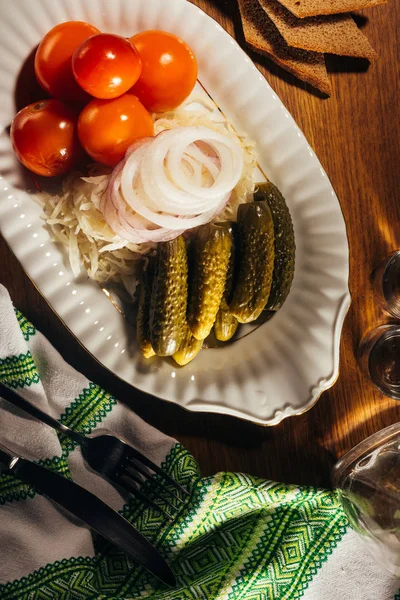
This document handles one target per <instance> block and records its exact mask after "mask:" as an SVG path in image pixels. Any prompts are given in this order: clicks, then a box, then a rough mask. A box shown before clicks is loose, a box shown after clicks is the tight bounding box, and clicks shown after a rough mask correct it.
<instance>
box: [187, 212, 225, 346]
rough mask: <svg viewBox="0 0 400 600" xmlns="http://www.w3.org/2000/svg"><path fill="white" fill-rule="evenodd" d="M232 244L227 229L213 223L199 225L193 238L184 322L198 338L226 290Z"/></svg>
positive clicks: (205, 332) (205, 333)
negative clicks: (185, 318) (191, 268)
mask: <svg viewBox="0 0 400 600" xmlns="http://www.w3.org/2000/svg"><path fill="white" fill-rule="evenodd" d="M232 245H233V241H232V232H231V231H230V230H229V228H227V227H225V226H223V225H217V224H212V223H210V224H208V225H204V226H203V227H201V228H200V229H199V230H198V231H197V233H196V236H195V238H194V239H193V244H192V263H193V273H192V274H191V275H192V282H191V287H190V298H189V306H188V316H187V322H188V325H189V327H190V330H191V332H192V334H193V336H194V337H195V338H196V339H197V340H204V339H205V338H206V337H207V336H208V335H209V333H210V331H211V329H212V327H213V325H214V321H215V318H216V316H217V313H218V310H219V307H220V304H221V299H222V295H223V293H224V289H225V281H226V276H227V271H228V265H229V257H230V255H231V251H232Z"/></svg>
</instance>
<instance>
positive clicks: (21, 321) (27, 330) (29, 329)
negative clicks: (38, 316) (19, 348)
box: [14, 308, 36, 342]
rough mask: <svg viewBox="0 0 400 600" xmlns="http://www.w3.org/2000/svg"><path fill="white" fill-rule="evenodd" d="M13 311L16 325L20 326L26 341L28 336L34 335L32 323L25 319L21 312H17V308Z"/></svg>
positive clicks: (34, 330)
mask: <svg viewBox="0 0 400 600" xmlns="http://www.w3.org/2000/svg"><path fill="white" fill-rule="evenodd" d="M14 311H15V315H16V317H17V320H18V325H19V326H20V329H21V331H22V333H23V336H24V339H25V341H26V342H28V341H29V338H31V337H32V336H33V335H35V333H36V329H35V327H34V326H33V325H32V323H30V322H29V321H28V319H26V318H25V317H24V315H23V314H22V313H21V312H19V310H18V309H17V308H14Z"/></svg>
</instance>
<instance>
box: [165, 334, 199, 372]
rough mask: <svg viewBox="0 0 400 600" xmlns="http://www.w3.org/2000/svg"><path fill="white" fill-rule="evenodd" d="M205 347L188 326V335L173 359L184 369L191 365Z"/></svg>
mask: <svg viewBox="0 0 400 600" xmlns="http://www.w3.org/2000/svg"><path fill="white" fill-rule="evenodd" d="M202 346H203V340H196V338H195V337H194V336H193V334H192V332H191V331H190V329H189V327H188V326H186V333H185V336H184V338H183V341H182V343H181V345H180V347H179V350H178V351H177V352H175V354H173V356H172V358H173V359H174V361H175V362H176V363H178V365H180V366H181V367H183V366H184V365H187V364H188V363H190V361H191V360H193V359H194V358H195V357H196V356H197V355H198V353H199V352H200V350H201V348H202Z"/></svg>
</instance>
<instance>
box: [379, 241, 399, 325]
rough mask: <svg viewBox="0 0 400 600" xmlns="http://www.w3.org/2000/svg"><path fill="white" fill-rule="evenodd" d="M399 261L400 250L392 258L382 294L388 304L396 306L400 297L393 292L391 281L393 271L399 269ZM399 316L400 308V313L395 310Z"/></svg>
mask: <svg viewBox="0 0 400 600" xmlns="http://www.w3.org/2000/svg"><path fill="white" fill-rule="evenodd" d="M398 260H400V250H396V252H394V253H393V254H392V255H391V256H390V258H389V260H388V261H387V264H386V267H385V270H384V272H383V276H382V284H381V285H382V294H383V297H384V299H385V301H386V303H387V304H389V305H390V304H391V303H394V305H396V304H397V303H399V296H398V294H394V292H393V281H392V279H391V275H392V271H393V270H394V269H396V267H397V268H398V265H396V263H397V261H398ZM391 310H395V308H394V309H393V308H391ZM398 314H400V308H399V309H398V311H397V310H395V316H397V315H398Z"/></svg>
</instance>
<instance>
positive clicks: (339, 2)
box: [279, 0, 387, 19]
mask: <svg viewBox="0 0 400 600" xmlns="http://www.w3.org/2000/svg"><path fill="white" fill-rule="evenodd" d="M279 2H280V3H281V4H283V6H286V8H287V9H289V10H290V12H292V13H293V14H294V15H295V16H296V17H299V18H300V19H303V18H304V17H315V16H316V15H336V14H338V13H346V12H351V11H353V10H361V9H363V8H371V7H372V6H377V5H378V4H386V2H387V0H279Z"/></svg>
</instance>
